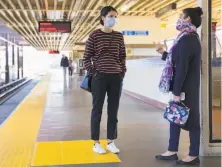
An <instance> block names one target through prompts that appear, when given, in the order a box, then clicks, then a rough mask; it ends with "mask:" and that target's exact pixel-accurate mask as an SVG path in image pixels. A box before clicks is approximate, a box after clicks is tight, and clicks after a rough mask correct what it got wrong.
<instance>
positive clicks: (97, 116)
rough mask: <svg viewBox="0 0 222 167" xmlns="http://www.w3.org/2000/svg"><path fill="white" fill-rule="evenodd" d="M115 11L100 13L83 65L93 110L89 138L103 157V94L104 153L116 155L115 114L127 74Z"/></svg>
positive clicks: (107, 9) (107, 10)
mask: <svg viewBox="0 0 222 167" xmlns="http://www.w3.org/2000/svg"><path fill="white" fill-rule="evenodd" d="M117 16H118V13H117V10H116V9H115V8H113V7H111V6H106V7H104V8H103V9H102V10H101V13H100V23H101V25H102V26H103V27H102V28H101V29H97V30H95V31H94V32H92V33H91V34H90V35H89V38H88V40H87V42H86V49H85V55H84V64H85V68H86V70H87V72H88V73H89V74H91V75H92V85H91V91H92V97H93V108H92V114H91V139H92V140H94V142H95V143H94V147H93V151H94V152H96V153H98V154H104V153H105V152H106V151H105V150H104V148H103V147H102V146H101V145H100V142H99V138H100V121H101V115H102V109H103V104H104V100H105V96H106V94H107V95H108V108H107V109H108V123H107V150H109V151H110V152H112V153H119V152H120V151H119V149H118V148H117V147H116V145H115V143H114V140H115V139H117V122H118V119H117V115H118V108H119V100H120V95H121V93H120V92H121V90H122V82H123V78H124V75H125V72H126V65H125V61H126V51H125V44H124V39H123V35H122V34H121V33H120V32H117V31H114V30H113V27H114V26H115V25H116V22H117Z"/></svg>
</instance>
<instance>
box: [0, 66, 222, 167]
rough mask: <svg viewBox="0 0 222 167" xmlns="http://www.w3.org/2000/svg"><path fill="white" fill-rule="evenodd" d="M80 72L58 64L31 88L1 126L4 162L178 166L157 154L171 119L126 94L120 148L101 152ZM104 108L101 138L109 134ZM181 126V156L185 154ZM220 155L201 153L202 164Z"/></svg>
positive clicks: (36, 166) (216, 164) (18, 166)
mask: <svg viewBox="0 0 222 167" xmlns="http://www.w3.org/2000/svg"><path fill="white" fill-rule="evenodd" d="M81 80H82V77H79V76H77V75H75V76H73V77H67V78H66V79H64V78H63V76H62V70H54V71H52V74H51V75H47V76H46V77H44V78H43V79H42V81H41V82H39V83H38V84H37V86H36V87H35V88H34V89H33V91H32V92H31V93H30V94H29V95H28V97H27V98H26V99H25V100H24V101H23V102H22V103H21V104H20V106H19V107H17V109H16V110H15V111H14V112H13V113H12V114H11V115H10V117H9V118H8V119H7V121H6V122H5V123H4V124H3V125H2V126H1V128H0V141H1V142H0V167H30V166H32V167H40V166H47V167H61V166H62V167H174V166H176V165H175V162H159V161H156V160H155V158H154V157H155V155H156V154H160V153H162V152H163V151H165V150H166V149H167V146H168V138H169V133H168V131H169V126H168V122H167V121H165V120H164V119H163V111H161V110H159V109H156V108H154V107H152V106H149V105H147V104H145V103H143V102H141V101H138V100H136V99H133V98H131V97H129V96H127V95H124V94H122V98H121V103H120V109H119V124H118V128H119V133H118V134H119V138H118V140H117V141H116V144H117V146H118V147H119V148H120V150H121V153H120V154H119V155H118V156H117V155H114V154H111V153H107V154H105V155H97V154H95V153H93V152H92V146H93V142H92V141H91V140H90V113H91V107H92V98H91V94H89V93H88V92H85V91H83V90H81V89H80V88H79V86H80V83H81ZM106 108H107V105H106V103H105V105H104V112H103V118H102V122H101V140H102V143H103V144H104V145H105V143H104V140H105V139H106V117H107V115H106ZM188 148H189V139H188V133H187V132H182V135H181V142H180V152H179V156H180V157H183V156H186V154H187V153H188ZM220 158H221V157H201V164H200V166H201V167H211V166H212V167H220V166H221V161H220Z"/></svg>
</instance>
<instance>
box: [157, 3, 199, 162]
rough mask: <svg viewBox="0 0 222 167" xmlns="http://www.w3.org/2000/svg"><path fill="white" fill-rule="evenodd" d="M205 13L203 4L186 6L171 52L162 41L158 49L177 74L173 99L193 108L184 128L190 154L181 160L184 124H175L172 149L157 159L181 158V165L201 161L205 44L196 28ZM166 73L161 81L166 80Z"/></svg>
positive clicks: (174, 81) (172, 128)
mask: <svg viewBox="0 0 222 167" xmlns="http://www.w3.org/2000/svg"><path fill="white" fill-rule="evenodd" d="M202 14H203V12H202V9H201V8H200V7H197V8H186V9H184V10H183V12H182V14H181V15H180V18H179V20H178V22H177V26H176V28H177V30H179V31H180V33H179V35H178V36H177V38H176V40H175V41H174V45H173V47H172V48H171V51H170V52H169V53H167V52H165V51H164V50H163V48H162V47H161V46H160V45H159V44H158V45H157V46H156V48H157V51H158V52H159V53H161V54H162V55H163V56H162V59H163V60H166V67H167V66H168V67H169V65H172V69H173V73H172V74H173V75H172V80H171V86H170V87H171V88H170V92H172V93H173V98H172V100H173V101H174V102H181V101H182V102H183V103H184V104H185V105H186V106H187V107H189V108H190V115H189V117H188V121H187V123H186V124H185V127H183V129H184V130H187V131H189V136H190V151H189V155H188V156H187V157H186V158H184V159H182V160H178V156H177V152H178V146H179V138H180V131H181V127H179V126H177V125H176V124H174V123H171V124H170V139H169V147H168V151H167V152H165V153H163V154H161V155H158V156H156V159H157V160H178V161H176V162H177V165H195V164H198V163H199V162H200V160H199V148H200V113H199V103H200V101H199V96H200V92H199V90H200V69H201V68H200V67H201V43H200V39H199V36H198V34H197V32H196V30H197V28H198V27H200V25H201V15H202ZM163 74H166V77H167V75H169V74H168V73H163ZM163 74H162V77H161V80H162V79H163ZM170 75H171V74H170ZM160 83H161V81H160ZM162 83H164V82H162ZM160 85H161V84H160ZM181 95H185V96H184V97H185V98H184V99H182V96H181Z"/></svg>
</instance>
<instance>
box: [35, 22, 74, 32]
mask: <svg viewBox="0 0 222 167" xmlns="http://www.w3.org/2000/svg"><path fill="white" fill-rule="evenodd" d="M39 32H47V33H70V32H71V22H70V21H39Z"/></svg>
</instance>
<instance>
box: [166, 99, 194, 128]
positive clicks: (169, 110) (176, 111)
mask: <svg viewBox="0 0 222 167" xmlns="http://www.w3.org/2000/svg"><path fill="white" fill-rule="evenodd" d="M189 113H190V109H189V108H188V107H187V106H186V105H185V104H183V103H182V102H180V103H176V102H173V101H170V102H169V103H168V105H167V107H166V109H165V113H164V118H165V119H166V120H168V121H169V122H170V123H174V124H176V125H178V126H180V127H184V126H185V125H186V123H187V120H188V118H189Z"/></svg>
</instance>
